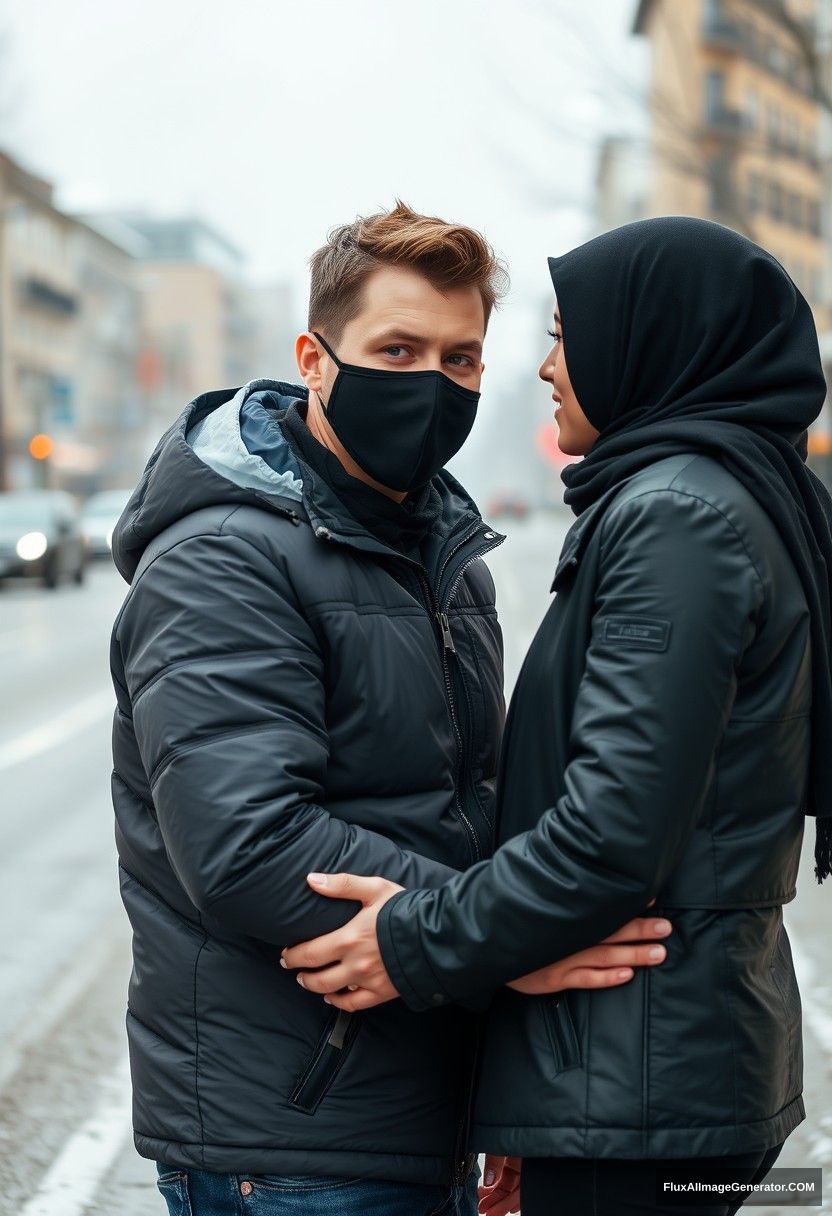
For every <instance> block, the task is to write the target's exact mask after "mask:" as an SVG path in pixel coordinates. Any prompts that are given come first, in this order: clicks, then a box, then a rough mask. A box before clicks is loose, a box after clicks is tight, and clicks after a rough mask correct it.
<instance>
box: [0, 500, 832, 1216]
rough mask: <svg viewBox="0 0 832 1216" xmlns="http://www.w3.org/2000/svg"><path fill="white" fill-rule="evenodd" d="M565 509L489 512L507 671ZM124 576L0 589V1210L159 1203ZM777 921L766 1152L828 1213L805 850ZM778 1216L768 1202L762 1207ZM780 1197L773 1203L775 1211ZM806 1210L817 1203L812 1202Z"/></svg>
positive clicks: (817, 926)
mask: <svg viewBox="0 0 832 1216" xmlns="http://www.w3.org/2000/svg"><path fill="white" fill-rule="evenodd" d="M570 522H571V516H569V515H567V514H565V513H563V514H547V515H541V516H538V517H535V518H533V519H531V520H529V521H527V522H524V523H522V524H514V523H512V522H510V521H508V522H506V521H500V526H501V527H502V530H503V531H507V532H508V533H509V540H508V541H507V542H506V543H505V544H504V545H503V546H502V548H501V549H499V550H497V551H495V552H494V553H493V554H492V555H490V557H489V563H490V565H491V568H492V570H493V572H494V576H495V579H496V582H497V587H498V596H499V605H500V614H501V618H502V621H503V627H504V631H505V636H506V665H507V678H508V683H509V685H510V684H511V683H512V682H513V680H514V678H515V676H516V673H517V670H518V669H519V666H520V662H521V661H522V657H523V654H524V652H525V649H526V647H527V646H528V643H529V641H530V640H531V637H532V635H533V633H534V630H535V628H536V625H537V622H538V621H539V619H540V617H541V616H542V614H543V612H544V611H545V608H546V605H547V603H548V595H549V591H548V588H549V584H550V582H551V578H552V572H553V570H554V566H555V562H556V558H557V555H558V552H559V550H560V545H561V542H562V539H563V535H564V533H565V530H566V528H567V527H568V526H569V523H570ZM125 592H126V587H125V585H124V583H123V582H122V581H121V579H120V578H119V577H118V575H117V574H116V572H115V571H114V570H112V568H110V567H108V566H99V567H95V568H93V570H92V571H91V573H90V577H89V578H88V581H87V583H86V585H85V586H84V587H81V588H79V587H75V586H67V587H62V588H60V589H59V590H57V591H54V592H48V591H45V590H42V589H41V588H39V587H35V586H29V585H28V584H25V583H15V584H9V585H7V586H6V587H4V588H3V589H2V590H0V689H1V690H2V692H1V693H0V926H1V928H0V1214H3V1216H5V1214H8V1216H12V1214H14V1216H81V1214H90V1216H105V1214H106V1216H112V1213H114V1212H117V1213H119V1214H120V1216H153V1214H154V1213H155V1214H156V1216H162V1213H163V1212H164V1210H165V1209H164V1203H163V1201H162V1200H161V1198H160V1196H159V1195H158V1193H157V1192H156V1189H155V1185H154V1180H155V1170H154V1167H153V1166H152V1164H151V1163H149V1162H146V1161H143V1160H142V1159H141V1158H139V1157H138V1156H137V1155H136V1153H135V1151H134V1150H133V1147H132V1140H131V1136H130V1097H129V1082H128V1078H127V1071H126V1059H125V1057H126V1049H125V1035H124V1011H125V994H126V987H127V978H128V975H129V971H130V961H129V941H130V935H129V926H128V925H127V921H126V917H125V914H124V911H123V909H122V906H121V902H120V899H119V896H118V889H117V879H116V863H115V848H114V844H113V830H112V808H111V804H110V784H109V782H110V767H111V762H110V720H111V714H112V707H113V703H114V698H113V694H112V689H111V685H110V677H109V667H108V646H109V634H110V628H111V625H112V622H113V620H114V618H115V615H116V613H117V611H118V608H119V606H120V604H121V602H122V600H123V598H124V594H125ZM809 835H810V834H809V833H807V848H806V850H805V858H804V860H805V863H806V864H805V866H804V873H803V875H802V882H801V886H800V892H799V895H798V898H797V899H796V900H795V901H794V902H793V903H792V904H790V905H789V906H788V908H787V909H786V920H787V924H788V926H789V931H790V935H791V938H792V944H793V949H794V953H795V956H796V961H797V963H798V966H799V970H800V975H801V981H802V982H801V988H802V992H803V1001H804V1018H805V1025H804V1039H805V1053H806V1067H805V1072H806V1106H807V1111H808V1118H807V1119H806V1121H805V1122H804V1123H803V1124H802V1125H801V1127H800V1128H799V1129H798V1130H797V1131H796V1132H795V1133H794V1134H793V1135H792V1136H791V1137H790V1139H789V1141H788V1142H787V1145H786V1149H785V1150H784V1152H783V1155H782V1156H781V1158H780V1161H779V1162H778V1165H780V1164H792V1165H810V1164H812V1165H825V1166H826V1167H827V1172H828V1179H827V1183H828V1189H829V1191H830V1199H829V1201H828V1202H827V1205H826V1206H825V1207H824V1209H823V1210H824V1211H827V1212H832V986H830V978H829V965H828V964H829V936H830V935H829V929H830V925H832V913H831V912H830V904H829V900H830V893H829V891H827V890H820V889H818V888H817V886H816V884H815V882H814V879H813V876H812V873H811V863H810V856H809V852H810V850H809V844H810V840H809ZM755 1210H756V1211H759V1212H761V1213H765V1212H767V1213H768V1214H769V1216H774V1213H775V1212H778V1211H779V1209H774V1208H770V1209H764V1208H757V1209H755ZM787 1210H791V1209H783V1211H784V1212H785V1211H787ZM814 1210H815V1211H817V1210H818V1209H814Z"/></svg>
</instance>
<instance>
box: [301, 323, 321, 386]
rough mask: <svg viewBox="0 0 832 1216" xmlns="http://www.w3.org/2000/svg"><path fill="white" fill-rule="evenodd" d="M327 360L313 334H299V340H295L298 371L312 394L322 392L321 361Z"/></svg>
mask: <svg viewBox="0 0 832 1216" xmlns="http://www.w3.org/2000/svg"><path fill="white" fill-rule="evenodd" d="M325 358H326V355H324V354H322V353H321V351H320V350H319V349H318V343H317V342H316V341H315V339H314V338H313V337H312V334H310V333H304V334H298V336H297V338H295V359H296V360H297V365H298V371H299V372H300V374H301V377H302V379H303V382H304V384H305V385H306V387H307V388H308V389H309V391H310V393H317V392H319V391H320V388H321V384H322V379H323V377H322V373H323V368H322V367H321V360H322V359H325Z"/></svg>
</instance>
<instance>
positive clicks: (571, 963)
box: [509, 901, 673, 996]
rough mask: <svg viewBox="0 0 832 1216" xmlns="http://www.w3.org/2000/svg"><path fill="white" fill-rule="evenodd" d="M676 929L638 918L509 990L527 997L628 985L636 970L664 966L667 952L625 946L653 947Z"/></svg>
mask: <svg viewBox="0 0 832 1216" xmlns="http://www.w3.org/2000/svg"><path fill="white" fill-rule="evenodd" d="M653 902H655V901H653ZM672 927H673V926H672V925H671V923H670V921H669V920H652V919H650V918H649V917H641V916H637V917H635V919H634V920H631V921H629V922H628V923H627V924H626V925H624V926H623V928H621V929H617V930H616V931H615V933H611V934H610V935H609V937H605V938H604V940H603V942H602V943H601V944H600V945H598V946H589V947H588V948H587V949H586V950H579V951H578V953H577V954H570V955H569V957H568V958H563V959H561V960H560V962H558V963H551V964H550V965H549V966H548V967H541V968H540V970H539V971H533V972H532V973H531V975H525V976H523V977H522V978H521V979H519V980H513V981H512V983H510V984H509V988H516V989H517V991H518V992H525V993H526V995H527V996H539V995H540V994H542V993H544V992H562V991H563V990H564V988H615V987H616V986H617V985H619V984H626V983H627V981H628V980H631V979H632V978H633V974H634V972H633V968H634V967H655V966H656V965H657V964H658V963H663V962H664V960H665V958H666V956H667V951H666V950H665V948H664V946H659V945H652V946H651V945H649V944H648V945H630V944H625V943H632V942H647V943H649V942H650V941H654V940H655V939H656V938H660V937H667V935H668V933H670V931H671V929H672ZM654 951H655V953H654Z"/></svg>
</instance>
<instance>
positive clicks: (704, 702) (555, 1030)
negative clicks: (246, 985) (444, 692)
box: [379, 454, 812, 1157]
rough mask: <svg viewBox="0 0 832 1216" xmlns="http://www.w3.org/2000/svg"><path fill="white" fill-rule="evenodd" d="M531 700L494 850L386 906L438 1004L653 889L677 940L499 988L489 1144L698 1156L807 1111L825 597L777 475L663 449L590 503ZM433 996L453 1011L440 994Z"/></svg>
mask: <svg viewBox="0 0 832 1216" xmlns="http://www.w3.org/2000/svg"><path fill="white" fill-rule="evenodd" d="M554 589H555V590H556V592H557V595H556V596H555V599H554V602H553V603H552V605H551V607H550V609H549V611H548V613H547V615H546V617H545V618H544V620H543V623H542V624H541V626H540V629H539V631H538V633H537V635H536V637H535V640H534V642H533V643H532V646H531V649H530V651H529V654H528V656H527V659H526V662H525V664H524V667H523V669H522V671H521V673H520V677H519V680H518V683H517V687H516V689H515V693H514V697H513V699H512V704H511V707H510V709H509V715H508V721H507V724H506V734H505V740H504V747H503V757H502V760H501V766H500V782H499V792H498V816H499V818H498V824H499V838H500V841H501V843H502V845H503V847H501V848H500V849H499V850H498V852H497V854H496V856H495V859H494V861H493V862H492V863H491V864H487V863H486V864H484V865H482V866H477V867H474V868H472V869H470V870H469V871H468V872H467V873H466V874H464V875H461V876H459V877H458V878H456V879H454V880H452V882H451V883H450V884H449V886H447V887H445V888H443V890H442V891H441V892H425V893H419V892H405V893H402V894H400V895H396V896H394V898H393V899H392V900H391V901H390V902H389V903H388V904H387V905H386V906H385V908H384V909H383V911H382V914H381V917H380V919H379V930H380V937H381V941H382V948H383V952H384V956H385V961H386V962H387V965H388V969H389V971H390V972H391V975H392V978H393V980H394V982H395V983H396V985H397V987H398V988H399V990H400V991H401V992H402V993H403V995H404V997H405V1000H406V1001H407V1002H408V1004H410V1006H411V1007H412V1008H414V1009H420V1008H422V1009H427V1008H430V1006H431V1004H432V1000H433V995H434V993H436V991H437V989H438V990H439V991H440V992H441V993H443V994H444V995H445V997H446V998H449V999H454V1000H458V1001H460V1002H463V1003H472V1004H473V1003H482V1002H484V1001H485V1000H487V997H488V994H489V993H490V992H493V991H494V990H495V989H496V988H497V986H498V985H501V984H503V983H504V982H505V981H506V980H508V979H511V978H514V977H515V976H518V975H522V974H525V973H526V972H528V971H530V970H532V969H533V968H536V967H538V966H541V965H543V964H545V963H547V962H548V961H551V959H552V958H553V957H555V956H557V957H564V956H566V955H568V954H571V953H572V952H574V951H576V950H579V949H583V948H585V947H586V946H589V945H592V944H593V943H595V942H597V941H600V940H601V939H602V938H603V937H605V936H606V935H607V934H608V933H610V932H611V931H612V930H614V929H616V928H618V927H619V926H620V925H621V924H623V923H624V922H625V921H627V920H628V919H629V918H630V917H632V916H635V915H640V914H642V913H643V911H644V909H645V908H646V906H647V904H648V902H649V900H650V899H651V898H652V897H653V896H655V897H656V899H657V903H656V905H655V912H656V913H658V914H663V913H664V914H667V916H668V917H669V918H670V919H671V920H672V922H673V926H674V928H673V933H672V935H671V936H670V937H669V938H668V939H667V948H668V954H667V959H666V961H665V962H664V963H663V964H662V965H661V966H659V967H657V968H648V969H641V970H638V971H637V972H636V974H635V977H634V979H633V980H632V981H631V982H629V983H627V984H625V985H623V986H622V987H619V988H614V989H609V990H604V991H596V992H592V991H569V992H567V993H565V994H563V995H562V996H561V997H560V998H559V999H558V998H554V997H549V998H539V999H529V998H525V997H521V996H519V995H517V994H516V993H514V992H512V991H510V990H498V991H497V995H496V998H495V1000H494V1003H493V1006H492V1008H491V1012H490V1016H489V1019H488V1031H487V1035H486V1040H485V1050H484V1055H483V1066H482V1074H481V1077H480V1082H479V1087H478V1094H477V1099H476V1113H475V1126H474V1131H473V1144H474V1146H475V1147H477V1148H479V1149H483V1150H489V1151H492V1152H495V1153H508V1154H519V1155H523V1156H534V1157H543V1156H569V1157H595V1156H599V1157H689V1156H710V1155H714V1156H717V1155H724V1154H729V1153H741V1152H752V1151H757V1150H761V1149H766V1148H769V1147H772V1146H773V1145H775V1144H778V1143H780V1142H781V1141H782V1140H783V1139H785V1137H786V1136H787V1135H788V1134H789V1132H790V1131H792V1129H793V1128H794V1127H795V1126H796V1125H797V1124H798V1123H799V1122H800V1121H801V1119H802V1118H803V1117H804V1108H803V1099H802V1097H801V1091H802V1049H801V1010H800V997H799V993H798V989H797V984H796V981H795V974H794V969H793V966H792V959H791V952H790V948H789V941H788V937H787V935H786V931H785V929H784V928H783V909H782V905H783V904H784V903H786V902H788V901H789V900H791V899H792V898H793V897H794V895H795V882H796V877H797V870H798V860H799V855H800V847H801V840H802V836H803V829H804V808H805V801H806V792H807V779H808V768H809V740H810V709H811V694H812V683H811V654H810V636H809V614H808V609H807V606H806V600H805V597H804V594H803V590H802V587H801V584H800V581H799V579H798V576H797V573H796V571H795V568H794V566H793V564H792V562H791V559H790V557H789V554H788V551H787V550H786V548H785V546H784V544H783V542H782V540H781V538H780V536H779V534H778V533H777V531H776V530H775V528H774V526H773V525H772V523H771V520H770V519H769V517H768V515H767V514H766V512H765V511H764V510H763V509H762V507H761V506H760V505H759V504H758V503H757V501H756V499H755V498H753V497H752V496H751V494H750V493H749V492H748V491H747V490H746V489H745V488H744V487H743V486H742V485H741V484H740V483H739V481H737V479H736V478H735V477H733V475H732V474H731V473H730V472H728V471H727V469H725V467H724V466H723V465H721V464H720V463H719V462H717V461H716V460H714V459H712V458H710V457H708V456H697V455H692V454H683V455H680V456H674V457H671V458H667V459H663V460H659V461H657V462H656V463H655V464H653V465H650V466H649V467H647V468H645V469H643V470H642V471H641V472H639V473H637V474H635V475H634V476H632V477H631V478H630V479H629V480H628V481H627V482H624V483H621V484H619V485H618V486H615V487H613V488H612V489H611V490H609V491H607V493H606V495H604V496H603V497H601V498H600V499H599V500H598V501H597V503H596V504H595V505H594V506H593V507H590V508H588V509H587V510H586V511H585V512H584V513H583V514H582V515H581V516H580V517H579V518H578V520H577V521H576V522H575V524H573V526H572V528H571V530H570V532H569V534H568V536H567V538H566V542H565V545H564V549H563V553H562V556H561V559H560V562H559V564H558V567H557V573H556V576H555V582H554ZM425 1016H427V1017H430V1016H431V1015H430V1014H426V1015H425Z"/></svg>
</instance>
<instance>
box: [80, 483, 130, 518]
mask: <svg viewBox="0 0 832 1216" xmlns="http://www.w3.org/2000/svg"><path fill="white" fill-rule="evenodd" d="M129 497H130V491H129V490H124V491H121V490H114V491H113V493H111V494H110V493H107V494H94V495H93V497H92V498H89V499H87V501H86V502H85V503H84V507H83V513H84V515H85V516H86V517H87V518H88V519H90V518H93V519H94V518H96V517H97V516H108V515H121V513H122V511H123V510H124V508H125V507H126V505H127V499H128V498H129Z"/></svg>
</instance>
